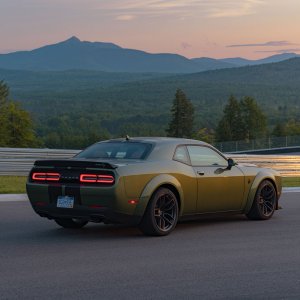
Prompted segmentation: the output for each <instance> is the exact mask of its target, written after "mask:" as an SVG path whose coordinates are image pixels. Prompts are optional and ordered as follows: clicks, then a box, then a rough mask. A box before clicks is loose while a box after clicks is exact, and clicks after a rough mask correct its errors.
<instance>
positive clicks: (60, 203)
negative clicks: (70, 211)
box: [56, 196, 74, 208]
mask: <svg viewBox="0 0 300 300" xmlns="http://www.w3.org/2000/svg"><path fill="white" fill-rule="evenodd" d="M56 206H57V207H60V208H73V207H74V197H73V196H58V198H57V205H56Z"/></svg>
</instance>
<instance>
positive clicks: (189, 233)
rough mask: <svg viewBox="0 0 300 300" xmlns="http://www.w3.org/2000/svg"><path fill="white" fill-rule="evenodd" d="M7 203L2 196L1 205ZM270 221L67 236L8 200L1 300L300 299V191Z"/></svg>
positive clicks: (285, 198)
mask: <svg viewBox="0 0 300 300" xmlns="http://www.w3.org/2000/svg"><path fill="white" fill-rule="evenodd" d="M2 198H3V197H2ZM280 204H281V206H282V207H283V209H282V210H279V211H277V212H276V213H275V215H274V216H273V218H272V219H271V220H269V221H249V220H247V219H246V218H245V217H244V216H233V217H232V216H231V217H226V218H225V217H219V218H211V219H209V220H207V219H206V220H200V221H193V222H188V223H182V224H178V226H177V228H176V229H175V231H174V232H173V233H172V234H171V235H169V236H167V237H160V238H155V237H145V236H143V235H142V234H141V233H140V232H139V231H138V229H136V228H130V227H126V226H116V225H103V224H89V225H87V226H86V227H85V228H83V229H80V230H66V229H62V228H59V227H58V226H57V225H56V224H55V223H54V222H53V221H49V220H46V219H42V218H40V217H39V216H37V215H36V214H35V213H34V212H33V210H32V208H31V207H30V204H29V203H28V202H27V201H24V200H23V201H12V202H3V201H2V202H0V299H1V300H2V299H300V193H297V192H293V193H284V194H283V195H282V198H281V203H280Z"/></svg>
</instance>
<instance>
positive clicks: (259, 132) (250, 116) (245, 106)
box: [240, 97, 267, 140]
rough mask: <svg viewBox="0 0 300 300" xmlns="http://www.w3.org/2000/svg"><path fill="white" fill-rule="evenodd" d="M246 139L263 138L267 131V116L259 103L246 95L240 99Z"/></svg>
mask: <svg viewBox="0 0 300 300" xmlns="http://www.w3.org/2000/svg"><path fill="white" fill-rule="evenodd" d="M240 106H241V112H242V118H243V121H244V124H245V125H244V126H245V128H244V129H245V133H246V139H248V140H252V139H257V138H262V137H264V136H265V135H266V133H267V118H266V116H265V115H264V113H263V112H262V110H261V109H260V108H259V106H258V105H257V102H256V101H255V99H253V98H251V97H244V98H243V99H242V100H241V101H240Z"/></svg>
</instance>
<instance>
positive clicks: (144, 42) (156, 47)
mask: <svg viewBox="0 0 300 300" xmlns="http://www.w3.org/2000/svg"><path fill="white" fill-rule="evenodd" d="M299 13H300V2H299V0H286V1H282V0H230V1H229V0H164V1H162V0H143V1H140V0H81V1H80V0H0V26H1V31H0V39H1V44H0V53H7V52H11V51H16V50H26V49H33V48H37V47H40V46H42V45H45V44H52V43H55V42H58V41H61V40H64V39H66V38H68V37H70V36H73V35H75V36H78V37H79V38H80V39H81V40H89V41H104V42H113V43H116V44H118V45H120V46H122V47H125V48H134V49H140V50H145V51H148V52H152V53H159V52H170V53H178V54H182V55H184V56H186V57H202V56H205V57H214V58H223V57H235V56H243V57H246V58H250V59H257V58H261V57H266V56H269V55H272V54H277V53H285V52H295V53H300V18H299Z"/></svg>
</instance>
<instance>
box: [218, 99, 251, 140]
mask: <svg viewBox="0 0 300 300" xmlns="http://www.w3.org/2000/svg"><path fill="white" fill-rule="evenodd" d="M216 134H217V140H218V141H238V140H243V139H244V138H245V124H244V122H243V119H242V113H241V108H240V103H239V101H238V100H237V99H236V98H235V97H234V96H233V95H231V96H230V97H229V99H228V104H227V105H226V106H225V109H224V113H223V117H222V119H221V120H220V122H219V124H218V126H217V129H216Z"/></svg>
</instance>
